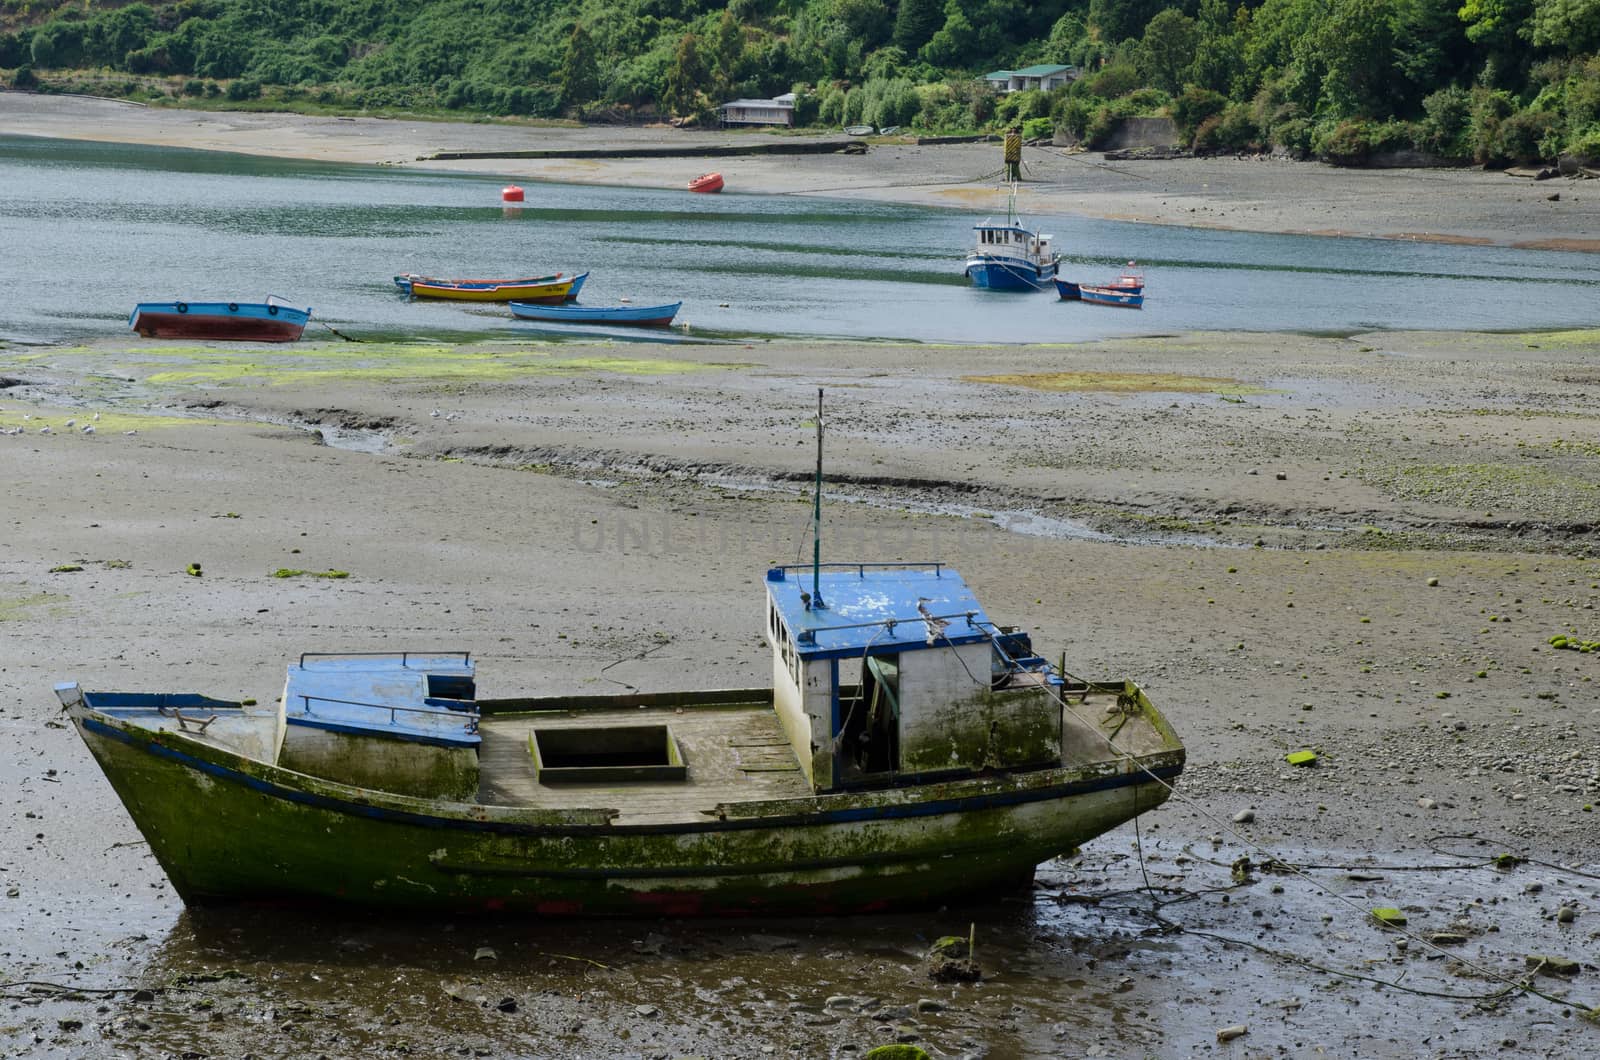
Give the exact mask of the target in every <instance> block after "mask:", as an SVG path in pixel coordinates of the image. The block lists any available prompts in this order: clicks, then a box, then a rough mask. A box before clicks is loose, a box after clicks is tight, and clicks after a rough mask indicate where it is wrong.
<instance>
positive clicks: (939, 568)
mask: <svg viewBox="0 0 1600 1060" xmlns="http://www.w3.org/2000/svg"><path fill="white" fill-rule="evenodd" d="M816 567H821V568H822V569H823V570H851V569H854V570H855V571H856V573H857V574H859V575H861V577H863V578H865V577H866V576H867V568H868V567H870V568H872V569H873V570H889V569H893V568H897V567H898V568H900V569H902V570H928V569H930V568H931V569H932V570H933V573H934V576H935V577H938V576H939V575H940V574H942V573H943V571H944V564H943V563H919V562H916V561H915V560H898V561H890V562H887V563H815V564H813V563H786V564H783V565H782V566H778V567H774V568H772V569H773V570H781V571H783V572H784V574H785V575H787V574H788V573H789V572H790V571H796V570H798V571H806V570H812V569H813V568H816ZM865 624H866V625H869V626H876V625H878V624H879V623H877V622H868V623H865ZM832 628H834V629H847V628H849V627H847V626H834V627H832Z"/></svg>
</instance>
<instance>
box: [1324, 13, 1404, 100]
mask: <svg viewBox="0 0 1600 1060" xmlns="http://www.w3.org/2000/svg"><path fill="white" fill-rule="evenodd" d="M1315 46H1316V49H1317V51H1318V52H1320V58H1321V61H1322V64H1323V67H1324V69H1325V71H1326V73H1325V74H1324V75H1323V81H1322V95H1323V102H1324V103H1325V105H1326V106H1327V108H1328V109H1329V110H1330V111H1331V112H1332V113H1333V114H1334V115H1335V116H1338V117H1352V116H1355V115H1361V116H1364V117H1386V116H1387V115H1388V114H1389V113H1390V108H1389V91H1390V89H1389V86H1390V84H1391V82H1392V81H1393V77H1394V9H1393V6H1392V4H1391V0H1333V8H1332V10H1331V11H1330V12H1329V15H1328V18H1327V20H1326V21H1324V22H1323V24H1322V28H1321V30H1320V32H1319V33H1318V34H1317V40H1316V45H1315Z"/></svg>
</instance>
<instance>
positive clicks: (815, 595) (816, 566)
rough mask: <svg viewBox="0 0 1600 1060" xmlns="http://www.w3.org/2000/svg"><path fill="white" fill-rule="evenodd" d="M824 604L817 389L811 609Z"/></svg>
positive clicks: (812, 512) (820, 438) (818, 394)
mask: <svg viewBox="0 0 1600 1060" xmlns="http://www.w3.org/2000/svg"><path fill="white" fill-rule="evenodd" d="M826 606H827V604H825V603H823V602H822V388H821V387H820V386H819V387H817V481H816V487H815V488H814V489H813V490H812V494H811V607H812V609H814V610H821V609H822V608H824V607H826Z"/></svg>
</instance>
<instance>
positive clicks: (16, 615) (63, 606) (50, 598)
mask: <svg viewBox="0 0 1600 1060" xmlns="http://www.w3.org/2000/svg"><path fill="white" fill-rule="evenodd" d="M41 612H43V614H45V615H47V616H48V617H50V618H61V617H63V616H64V615H66V613H67V597H65V596H62V595H61V594H60V593H29V594H27V595H24V596H6V595H4V594H3V593H0V622H21V621H24V620H26V619H29V618H33V617H35V616H37V615H39V614H40V613H41Z"/></svg>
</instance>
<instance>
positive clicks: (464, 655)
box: [300, 651, 472, 670]
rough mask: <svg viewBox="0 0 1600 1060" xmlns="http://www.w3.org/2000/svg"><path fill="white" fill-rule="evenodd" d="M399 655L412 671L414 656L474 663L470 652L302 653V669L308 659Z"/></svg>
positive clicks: (377, 657) (366, 657) (391, 656)
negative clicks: (453, 658) (458, 658)
mask: <svg viewBox="0 0 1600 1060" xmlns="http://www.w3.org/2000/svg"><path fill="white" fill-rule="evenodd" d="M397 655H398V656H399V657H400V665H401V666H402V667H405V668H406V669H410V667H411V661H410V660H411V658H412V657H413V656H416V657H418V658H423V659H428V660H433V659H438V658H441V657H449V656H456V655H459V656H461V664H462V665H463V666H465V665H467V664H468V663H470V662H471V661H472V653H471V652H470V651H426V652H424V651H304V652H301V653H300V668H301V669H302V670H304V669H305V666H306V660H307V659H392V658H394V657H395V656H397Z"/></svg>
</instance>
